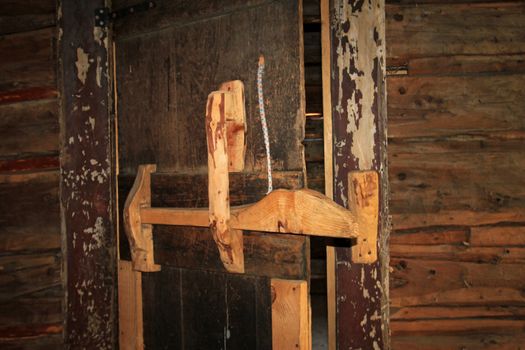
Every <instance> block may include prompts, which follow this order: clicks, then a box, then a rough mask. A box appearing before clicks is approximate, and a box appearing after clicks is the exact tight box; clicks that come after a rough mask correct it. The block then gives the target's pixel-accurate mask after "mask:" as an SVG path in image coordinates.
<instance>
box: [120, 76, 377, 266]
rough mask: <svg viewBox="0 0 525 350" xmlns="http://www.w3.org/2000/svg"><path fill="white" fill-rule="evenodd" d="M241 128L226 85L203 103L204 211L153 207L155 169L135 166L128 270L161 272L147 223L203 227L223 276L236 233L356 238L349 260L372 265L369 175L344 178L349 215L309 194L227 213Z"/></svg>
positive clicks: (236, 254)
mask: <svg viewBox="0 0 525 350" xmlns="http://www.w3.org/2000/svg"><path fill="white" fill-rule="evenodd" d="M244 121H245V112H244V89H243V86H242V82H240V81H234V82H228V83H225V84H223V85H222V86H221V90H220V91H215V92H213V93H211V94H210V95H209V96H208V103H207V106H206V137H207V141H208V196H209V208H201V209H182V208H152V207H151V173H153V172H155V170H156V166H155V165H153V164H148V165H141V166H139V169H138V173H137V177H136V179H135V183H134V185H133V188H132V190H131V192H130V193H129V195H128V198H127V200H126V204H125V207H124V223H125V229H126V234H127V236H128V240H129V243H130V247H131V256H132V261H133V269H134V270H138V271H143V272H151V271H159V270H160V266H159V265H156V264H155V263H154V256H153V238H152V225H154V224H159V225H180V226H200V227H210V230H211V232H212V235H213V239H214V240H215V242H216V243H217V248H218V250H219V253H220V258H221V260H222V262H223V265H224V267H225V268H226V270H228V271H229V272H236V273H243V272H244V252H243V236H242V230H250V231H264V232H274V233H291V234H302V235H314V236H325V237H338V238H349V239H356V241H357V244H356V245H355V246H353V247H352V261H353V262H356V263H372V262H374V261H376V260H377V229H378V210H379V189H378V174H377V172H375V171H364V172H352V173H350V174H349V178H348V181H349V193H348V198H349V209H350V210H347V209H345V208H343V207H341V206H339V205H338V204H336V203H335V202H333V201H332V200H331V199H329V198H328V197H326V196H324V195H322V194H320V193H318V192H315V191H312V190H308V189H303V190H297V191H289V190H275V191H273V192H271V193H270V194H268V195H267V196H265V197H264V198H263V199H261V200H260V201H258V202H257V203H254V204H250V205H244V206H239V207H230V201H229V175H228V172H229V171H241V170H242V168H243V167H244V149H245V145H244ZM240 133H242V136H240V135H239V134H240Z"/></svg>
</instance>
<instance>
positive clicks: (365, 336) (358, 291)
mask: <svg viewBox="0 0 525 350" xmlns="http://www.w3.org/2000/svg"><path fill="white" fill-rule="evenodd" d="M384 6H385V4H384V1H381V0H377V1H371V2H367V3H366V4H365V3H364V2H362V1H350V2H348V1H340V0H336V1H331V2H330V20H331V21H332V23H331V26H330V30H331V37H330V39H331V52H332V55H331V96H332V103H331V109H332V110H331V112H332V113H331V114H332V118H333V157H334V182H333V187H334V200H335V201H336V202H337V203H339V204H341V205H345V206H346V205H347V204H348V203H347V195H348V187H349V184H348V172H350V171H353V170H376V171H378V172H379V173H380V174H381V177H380V180H379V183H380V190H379V193H380V199H379V202H380V204H379V211H380V213H379V229H378V240H377V242H378V251H379V252H380V255H379V259H378V261H377V262H375V263H373V264H354V263H352V262H351V261H352V257H351V249H348V248H338V249H336V254H335V255H336V261H335V264H334V266H335V269H336V293H337V299H336V309H337V344H336V346H337V348H339V349H346V348H366V349H373V348H374V347H375V348H388V347H389V344H390V342H389V336H388V334H389V331H388V307H387V306H386V305H387V304H388V300H387V293H386V291H387V288H388V287H387V286H388V247H387V243H386V242H387V241H388V235H389V228H388V224H387V216H388V214H387V212H388V186H387V178H386V177H385V176H384V174H382V171H383V169H385V166H386V134H385V132H386V99H385V96H386V86H385V74H386V73H385V34H384V33H385V19H384V15H385V10H384Z"/></svg>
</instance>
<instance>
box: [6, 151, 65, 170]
mask: <svg viewBox="0 0 525 350" xmlns="http://www.w3.org/2000/svg"><path fill="white" fill-rule="evenodd" d="M59 166H60V162H59V159H58V154H57V155H53V156H41V157H35V158H23V159H6V160H0V173H13V172H20V171H45V170H56V169H58V168H59Z"/></svg>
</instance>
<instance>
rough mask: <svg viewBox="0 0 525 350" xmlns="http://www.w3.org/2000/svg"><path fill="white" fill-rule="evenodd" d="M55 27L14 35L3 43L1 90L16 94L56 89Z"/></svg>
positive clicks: (0, 70)
mask: <svg viewBox="0 0 525 350" xmlns="http://www.w3.org/2000/svg"><path fill="white" fill-rule="evenodd" d="M55 31H56V28H54V27H51V28H46V29H40V30H36V31H31V32H25V33H20V34H11V35H6V36H3V37H2V40H0V51H2V52H9V55H3V56H2V57H1V58H0V90H2V91H15V90H23V89H30V88H39V87H49V88H51V87H53V88H56V72H55V66H54V61H55V53H54V47H55V46H54V42H55Z"/></svg>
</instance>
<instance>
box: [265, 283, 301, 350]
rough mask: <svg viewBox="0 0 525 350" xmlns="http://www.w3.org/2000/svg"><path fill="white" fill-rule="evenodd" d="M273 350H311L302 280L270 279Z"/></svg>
mask: <svg viewBox="0 0 525 350" xmlns="http://www.w3.org/2000/svg"><path fill="white" fill-rule="evenodd" d="M271 288H272V345H273V347H272V348H273V349H283V350H286V349H301V350H308V349H311V344H310V336H309V334H310V329H309V324H310V322H309V319H310V315H309V297H308V283H307V282H306V281H292V280H278V279H272V281H271Z"/></svg>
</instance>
